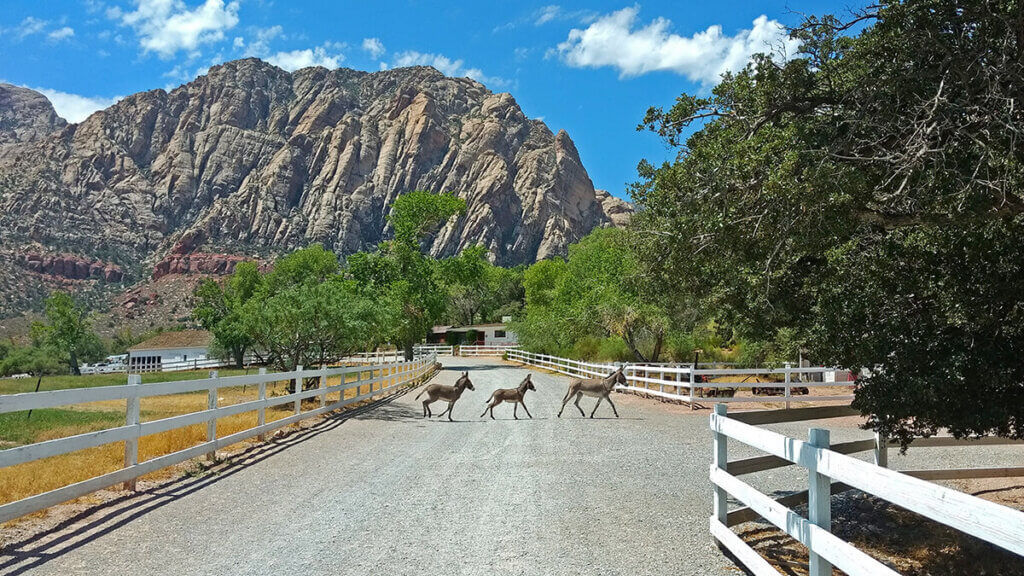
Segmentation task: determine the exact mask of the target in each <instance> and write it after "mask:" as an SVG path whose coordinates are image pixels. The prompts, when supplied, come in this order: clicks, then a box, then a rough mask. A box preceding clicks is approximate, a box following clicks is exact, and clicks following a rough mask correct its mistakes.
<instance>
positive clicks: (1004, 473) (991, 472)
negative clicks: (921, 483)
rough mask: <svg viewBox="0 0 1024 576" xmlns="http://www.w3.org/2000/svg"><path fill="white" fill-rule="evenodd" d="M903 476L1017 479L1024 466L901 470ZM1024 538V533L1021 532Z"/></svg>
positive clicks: (954, 478) (937, 478)
mask: <svg viewBox="0 0 1024 576" xmlns="http://www.w3.org/2000/svg"><path fill="white" fill-rule="evenodd" d="M900 473H901V474H906V475H907V476H913V477H914V478H920V479H921V480H966V479H968V478H1017V477H1024V466H1008V467H1002V468H946V469H935V470H900ZM1021 538H1024V531H1022V532H1021Z"/></svg>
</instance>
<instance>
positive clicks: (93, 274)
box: [7, 252, 124, 282]
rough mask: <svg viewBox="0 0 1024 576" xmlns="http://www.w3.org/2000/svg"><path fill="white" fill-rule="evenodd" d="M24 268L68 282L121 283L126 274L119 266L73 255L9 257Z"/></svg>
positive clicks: (31, 253) (35, 254)
mask: <svg viewBox="0 0 1024 576" xmlns="http://www.w3.org/2000/svg"><path fill="white" fill-rule="evenodd" d="M7 256H9V257H11V258H12V260H13V261H14V262H16V263H17V264H18V265H19V266H21V267H22V268H25V269H27V270H31V271H32V272H37V273H39V274H49V275H51V276H60V277H61V278H66V279H68V280H88V279H90V278H91V279H102V280H104V281H106V282H120V281H121V279H122V278H123V277H124V272H123V271H122V270H121V268H120V267H119V266H116V265H114V264H111V263H109V262H101V261H99V260H95V261H90V260H83V259H81V258H78V257H77V256H74V255H71V254H56V255H51V254H37V253H33V252H28V253H20V254H14V255H7Z"/></svg>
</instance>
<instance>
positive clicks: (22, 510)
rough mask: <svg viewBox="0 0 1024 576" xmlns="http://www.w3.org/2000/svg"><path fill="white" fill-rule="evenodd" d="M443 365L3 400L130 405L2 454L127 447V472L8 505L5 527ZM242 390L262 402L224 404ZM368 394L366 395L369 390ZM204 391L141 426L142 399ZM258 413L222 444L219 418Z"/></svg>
mask: <svg viewBox="0 0 1024 576" xmlns="http://www.w3.org/2000/svg"><path fill="white" fill-rule="evenodd" d="M435 361H436V357H435V356H433V355H430V356H425V357H422V358H419V359H416V360H413V361H408V362H404V361H403V362H393V363H389V364H379V365H372V366H350V367H338V368H320V369H314V370H303V369H302V367H301V366H299V367H298V369H296V370H294V371H291V372H279V373H272V374H267V373H266V370H265V369H261V370H260V373H259V374H252V375H248V376H231V377H225V378H218V377H216V375H215V373H214V374H213V377H211V378H207V379H201V380H182V381H177V382H161V383H154V384H143V383H142V376H141V375H139V374H131V375H129V376H128V384H127V385H124V386H101V387H95V388H76V389H67V390H53V391H47V392H30V393H26V394H9V395H2V396H0V414H2V413H8V412H20V411H24V410H36V409H41V408H52V407H55V406H66V405H72V404H83V403H88V402H98V401H104V400H125V401H126V404H127V409H126V417H125V424H124V426H119V427H117V428H109V429H106V430H100V431H97V432H88V433H85V434H78V435H76V436H69V437H66V438H60V439H57V440H49V441H46V442H37V443H35V444H27V445H23V446H16V447H13V448H7V449H6V450H0V469H3V468H7V467H10V466H16V465H18V464H24V463H26V462H32V461H35V460H40V459H42V458H49V457H51V456H57V455H60V454H67V453H69V452H76V451H79V450H84V449H87V448H94V447H97V446H102V445H105V444H110V443H112V442H124V467H123V468H122V469H120V470H116V471H114V472H110V473H107V474H103V475H101V476H96V477H93V478H90V479H88V480H84V481H81V482H78V483H75V484H71V485H68V486H64V487H62V488H58V489H56V490H51V491H49V492H44V493H42V494H38V495H35V496H30V497H28V498H24V499H22V500H17V501H15V502H10V503H7V504H3V505H0V523H3V522H6V521H8V520H11V519H13V518H17V517H19V516H23V515H25V514H30V513H32V512H35V511H38V510H42V509H44V508H47V507H49V506H53V505H55V504H59V503H61V502H65V501H67V500H71V499H73V498H77V497H79V496H83V495H85V494H88V493H90V492H93V491H96V490H100V489H103V488H108V487H110V486H114V485H115V484H120V483H122V482H123V483H126V486H127V487H133V486H134V481H135V479H136V478H138V477H139V476H142V475H145V474H149V473H151V472H155V471H157V470H159V469H161V468H165V467H167V466H171V465H173V464H177V463H179V462H184V461H185V460H189V459H191V458H195V457H197V456H202V455H204V454H206V455H208V456H209V457H212V456H213V453H214V452H215V451H216V450H217V449H220V448H224V447H226V446H229V445H231V444H235V443H237V442H240V441H242V440H245V439H248V438H251V437H253V436H260V437H262V436H263V435H264V434H266V433H267V432H270V431H272V430H274V429H277V428H281V427H283V426H287V425H289V424H293V423H295V422H298V421H300V420H303V419H305V418H310V417H313V416H317V415H320V414H323V413H326V412H330V411H333V410H337V409H338V408H341V407H343V406H346V405H348V404H352V403H354V402H359V401H362V400H366V399H368V398H371V397H373V396H376V395H379V394H381V393H382V392H384V391H387V390H391V389H394V388H396V387H398V386H402V385H404V384H406V383H409V382H412V381H414V380H417V379H419V378H421V377H423V376H424V375H425V374H427V373H428V372H429V371H430V370H431V369H432V367H433V366H434V363H435ZM349 375H355V376H354V378H355V379H354V380H353V381H351V382H348V381H347V380H348V379H349V378H348V377H349ZM331 377H340V379H341V383H339V384H336V385H333V386H327V379H328V378H331ZM314 378H315V379H317V380H318V383H319V385H318V387H316V388H312V389H309V390H302V388H303V387H302V386H301V385H296V386H295V388H294V389H295V392H293V393H291V394H287V395H283V396H276V397H272V398H268V397H267V383H270V382H280V381H292V382H294V383H296V384H299V383H301V382H303V381H304V380H308V379H314ZM237 386H256V387H257V396H258V398H257V399H256V400H251V401H247V402H241V403H239V404H232V405H230V406H218V405H217V402H218V400H217V396H218V394H217V391H218V389H220V388H227V387H237ZM352 388H355V389H356V396H354V397H352V398H347V399H346V398H345V391H346V390H349V389H352ZM362 389H365V391H363V390H362ZM199 391H205V392H207V396H208V402H207V409H206V410H203V411H199V412H192V413H188V414H182V415H178V416H172V417H169V418H162V419H160V420H152V421H149V422H142V421H141V420H140V400H141V399H142V398H150V397H154V396H165V395H169V394H181V393H183V392H199ZM331 393H338V394H339V398H338V401H336V402H332V403H330V404H328V403H327V395H328V394H331ZM309 398H319V399H320V402H319V407H317V408H315V409H313V410H307V411H305V412H303V411H302V401H303V400H305V399H309ZM281 404H293V405H294V414H293V415H291V416H287V417H284V418H281V419H279V420H274V421H272V422H266V410H267V408H269V407H272V406H278V405H281ZM253 411H255V412H256V413H257V424H256V426H255V427H252V428H248V429H245V430H242V431H240V432H236V433H234V434H231V435H228V436H224V437H222V438H218V437H217V419H218V418H225V417H228V416H233V415H236V414H242V413H245V412H253ZM203 423H205V424H206V426H207V429H206V441H205V442H203V443H202V444H198V445H196V446H192V447H189V448H186V449H184V450H180V451H177V452H172V453H170V454H164V455H161V456H157V457H155V458H152V459H150V460H146V461H144V462H139V461H138V455H139V438H141V437H143V436H148V435H150V434H158V433H161V432H166V431H168V430H174V429H178V428H182V427H185V426H192V425H196V424H203Z"/></svg>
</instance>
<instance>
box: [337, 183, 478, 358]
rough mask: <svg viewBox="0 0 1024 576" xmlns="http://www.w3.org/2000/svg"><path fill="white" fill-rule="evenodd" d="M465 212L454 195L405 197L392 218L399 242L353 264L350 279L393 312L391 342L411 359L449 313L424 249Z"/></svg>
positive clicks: (355, 259)
mask: <svg viewBox="0 0 1024 576" xmlns="http://www.w3.org/2000/svg"><path fill="white" fill-rule="evenodd" d="M465 210H466V203H465V201H463V200H462V199H460V198H457V197H456V196H454V195H453V194H449V193H445V194H432V193H430V192H426V191H421V190H418V191H414V192H409V193H407V194H403V195H401V196H399V197H398V198H397V199H396V200H395V202H394V204H393V205H392V207H391V214H389V215H388V222H389V223H390V224H391V226H392V228H393V230H394V238H393V239H392V240H388V241H385V242H383V243H381V245H380V247H379V249H378V251H377V252H376V253H374V254H366V253H359V254H355V255H353V256H351V257H350V258H349V260H348V273H349V275H350V276H351V277H352V278H353V279H355V280H356V282H357V283H358V284H359V286H360V287H361V288H362V290H363V291H364V294H365V293H367V292H368V293H372V294H375V295H376V297H377V298H379V302H381V303H383V305H384V306H386V307H387V308H388V311H387V312H385V315H386V316H387V317H389V318H390V319H391V324H390V329H389V330H388V331H387V336H388V337H389V338H390V339H391V341H393V342H395V343H396V344H398V345H400V346H402V348H403V349H404V350H405V357H406V358H407V359H411V358H412V353H413V346H414V345H415V344H416V343H417V342H420V341H421V340H422V339H423V338H424V337H425V336H426V334H427V332H428V331H429V330H430V328H431V326H433V324H434V323H435V322H436V321H437V320H438V319H439V318H441V316H442V314H444V311H445V304H446V302H445V291H444V289H443V286H441V284H440V283H439V282H438V280H437V277H436V273H435V264H434V261H433V260H432V259H431V258H429V257H428V256H427V255H426V254H425V250H424V243H425V241H426V240H427V238H428V237H429V236H430V235H431V234H432V233H434V232H435V231H436V230H437V229H438V228H440V227H441V226H442V225H443V224H445V223H446V222H448V221H449V220H450V219H451V218H453V217H455V216H456V215H459V214H462V213H464V212H465Z"/></svg>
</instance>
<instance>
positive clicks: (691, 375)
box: [506, 350, 853, 408]
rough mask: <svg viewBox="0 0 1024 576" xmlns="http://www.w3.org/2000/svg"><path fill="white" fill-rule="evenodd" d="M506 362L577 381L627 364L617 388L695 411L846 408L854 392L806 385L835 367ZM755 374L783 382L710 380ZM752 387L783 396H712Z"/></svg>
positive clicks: (546, 359) (535, 357) (542, 359)
mask: <svg viewBox="0 0 1024 576" xmlns="http://www.w3.org/2000/svg"><path fill="white" fill-rule="evenodd" d="M506 358H507V359H508V360H511V361H513V362H520V363H522V364H526V365H529V366H536V367H538V368H544V369H546V370H551V371H553V372H558V373H561V374H565V375H567V376H573V377H577V378H600V377H603V376H607V375H608V374H611V373H612V372H613V371H614V370H616V369H617V368H618V367H619V366H624V367H625V368H624V370H623V374H624V375H625V376H626V383H627V385H626V386H616V388H615V389H616V390H622V391H630V392H636V393H639V394H644V395H648V396H657V397H660V398H666V399H669V400H677V401H681V402H685V403H687V404H689V405H690V406H691V407H694V406H695V405H696V404H697V403H699V402H704V401H712V402H744V403H765V402H785V404H786V407H787V408H789V407H790V406H791V403H792V402H794V401H800V402H827V401H832V402H842V403H847V404H848V403H849V402H850V401H851V400H853V394H852V393H851V391H850V386H851V385H852V382H817V381H805V380H808V379H810V378H811V377H812V375H822V378H821V379H822V380H827V378H826V376H827V375H829V374H832V375H834V374H835V373H837V372H839V373H844V371H842V370H837V369H835V368H793V367H786V368H698V369H696V370H694V369H693V368H692V367H690V366H685V365H682V366H679V365H676V366H671V365H664V364H615V363H593V362H582V361H579V360H572V359H569V358H561V357H558V356H551V355H549V354H535V353H533V352H526V351H524V350H511V351H509V352H508V353H507V354H506ZM755 376H766V377H768V378H772V379H779V381H777V382H776V381H774V380H773V381H771V382H748V383H743V382H715V381H710V380H711V379H713V378H723V377H734V378H735V377H739V378H749V377H755ZM705 380H708V381H705ZM752 387H760V388H772V389H776V390H777V391H778V392H779V394H778V395H777V396H733V397H721V396H715V397H711V394H709V392H711V391H719V390H725V389H731V390H735V389H737V388H752ZM798 387H815V388H819V387H821V388H827V389H830V390H829V391H830V392H832V391H834V393H830V394H825V395H815V396H811V395H794V394H793V390H794V388H798Z"/></svg>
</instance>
